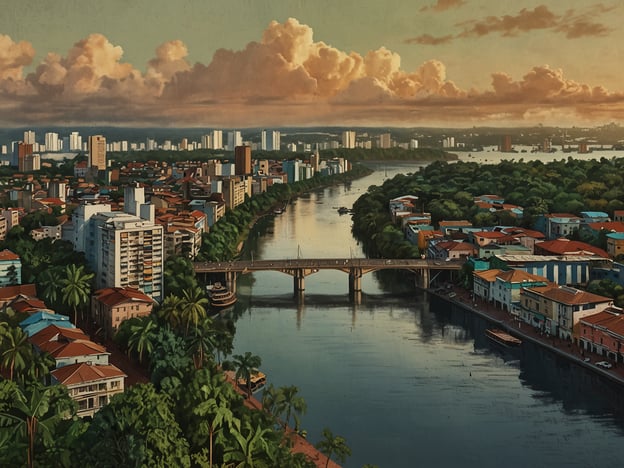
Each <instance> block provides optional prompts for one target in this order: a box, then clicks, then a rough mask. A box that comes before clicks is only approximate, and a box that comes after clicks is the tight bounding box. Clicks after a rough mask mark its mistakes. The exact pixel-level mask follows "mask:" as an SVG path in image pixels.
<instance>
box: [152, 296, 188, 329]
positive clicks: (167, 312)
mask: <svg viewBox="0 0 624 468" xmlns="http://www.w3.org/2000/svg"><path fill="white" fill-rule="evenodd" d="M181 304H182V299H181V298H179V297H178V296H174V295H173V294H169V295H168V296H167V297H165V300H164V301H163V302H162V304H161V305H160V308H159V309H158V317H159V319H161V320H163V321H164V322H166V323H168V324H169V326H170V327H171V328H177V327H178V325H180V309H181Z"/></svg>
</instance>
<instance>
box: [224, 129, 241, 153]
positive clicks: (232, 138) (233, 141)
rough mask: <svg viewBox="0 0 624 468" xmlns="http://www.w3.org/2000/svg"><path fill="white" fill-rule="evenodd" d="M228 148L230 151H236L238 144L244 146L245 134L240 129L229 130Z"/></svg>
mask: <svg viewBox="0 0 624 468" xmlns="http://www.w3.org/2000/svg"><path fill="white" fill-rule="evenodd" d="M227 137H228V138H227V149H228V151H234V148H236V147H237V146H243V136H242V135H241V132H240V131H238V130H234V131H232V132H228V134H227Z"/></svg>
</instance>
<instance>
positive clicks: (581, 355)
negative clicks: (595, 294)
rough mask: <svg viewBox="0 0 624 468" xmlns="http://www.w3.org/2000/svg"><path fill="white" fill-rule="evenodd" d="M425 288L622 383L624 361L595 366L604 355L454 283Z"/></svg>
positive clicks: (445, 299) (521, 336)
mask: <svg viewBox="0 0 624 468" xmlns="http://www.w3.org/2000/svg"><path fill="white" fill-rule="evenodd" d="M427 292H428V294H431V295H433V296H436V297H438V298H440V299H442V300H444V301H447V302H449V303H450V304H453V305H456V306H458V307H461V308H462V309H464V310H467V311H470V312H472V313H474V314H477V315H479V316H480V317H482V318H484V319H485V320H488V321H489V322H491V323H492V324H493V325H495V326H496V327H497V328H501V329H503V330H505V331H507V332H508V333H509V334H511V335H513V336H516V337H518V338H521V339H523V340H527V341H532V342H533V343H536V344H538V345H540V346H542V347H544V348H546V349H548V350H550V351H551V352H553V353H555V354H557V355H559V356H562V357H564V358H566V359H569V360H570V361H573V362H574V363H576V364H578V365H580V366H582V367H585V368H587V369H589V370H591V371H593V372H595V373H597V374H600V375H601V376H603V377H605V378H607V379H609V380H611V381H613V382H615V383H618V384H620V385H624V365H617V364H616V363H612V364H613V367H612V368H611V369H603V368H601V367H598V366H596V362H599V361H607V359H606V358H605V357H604V356H601V355H599V354H596V353H593V352H589V351H585V350H582V349H581V348H579V347H578V345H576V344H574V343H571V342H569V341H566V340H561V339H559V338H556V337H552V336H550V337H549V336H547V335H545V334H543V333H540V331H539V330H536V329H535V328H534V327H532V326H531V325H529V324H528V323H524V322H520V321H518V320H517V319H516V318H514V317H513V316H512V315H511V314H510V313H508V312H506V311H504V310H501V309H499V308H498V307H495V306H494V305H492V304H489V303H487V302H484V301H482V300H480V299H477V300H476V301H475V300H474V299H473V298H471V297H470V292H469V291H467V290H465V289H463V288H459V287H457V286H454V287H453V288H452V289H445V290H443V291H442V290H439V291H436V290H427ZM451 292H453V293H455V294H454V295H453V297H450V296H449V294H450V293H451ZM586 358H589V362H586V361H585V359H586Z"/></svg>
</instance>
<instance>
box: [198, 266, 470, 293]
mask: <svg viewBox="0 0 624 468" xmlns="http://www.w3.org/2000/svg"><path fill="white" fill-rule="evenodd" d="M463 264H464V261H463V260H460V261H459V260H452V261H442V260H430V259H383V258H381V259H380V258H297V259H287V260H236V261H231V262H195V263H194V264H193V267H194V269H195V273H224V274H225V281H226V285H227V287H228V288H229V289H230V290H231V291H235V290H236V278H237V275H239V274H245V273H253V272H257V271H279V272H282V273H285V274H287V275H290V276H292V277H293V283H294V290H295V293H296V294H301V293H303V291H305V277H306V276H309V275H312V274H314V273H317V272H318V271H320V270H340V271H344V272H345V273H347V274H348V277H349V294H352V295H353V294H358V293H361V291H362V276H363V275H365V274H366V273H370V272H371V271H378V270H409V271H412V272H414V273H416V277H417V281H418V285H419V286H421V287H425V288H426V287H428V286H429V283H430V279H431V273H432V272H440V271H442V270H447V271H459V270H460V269H461V267H462V265H463Z"/></svg>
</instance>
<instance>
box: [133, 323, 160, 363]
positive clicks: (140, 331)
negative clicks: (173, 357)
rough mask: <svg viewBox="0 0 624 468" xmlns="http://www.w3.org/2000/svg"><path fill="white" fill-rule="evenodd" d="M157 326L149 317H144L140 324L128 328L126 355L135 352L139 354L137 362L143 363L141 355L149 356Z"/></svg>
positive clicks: (154, 342) (154, 341)
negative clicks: (145, 353)
mask: <svg viewBox="0 0 624 468" xmlns="http://www.w3.org/2000/svg"><path fill="white" fill-rule="evenodd" d="M157 330H158V325H157V324H156V322H155V321H154V320H153V319H152V318H151V317H150V316H147V317H144V318H143V319H142V320H141V322H140V323H138V324H136V325H132V326H131V327H130V337H129V338H128V354H129V353H130V352H132V351H135V352H137V353H138V354H139V362H143V353H144V352H147V354H150V353H151V352H152V351H153V349H154V345H155V344H156V332H157Z"/></svg>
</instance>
